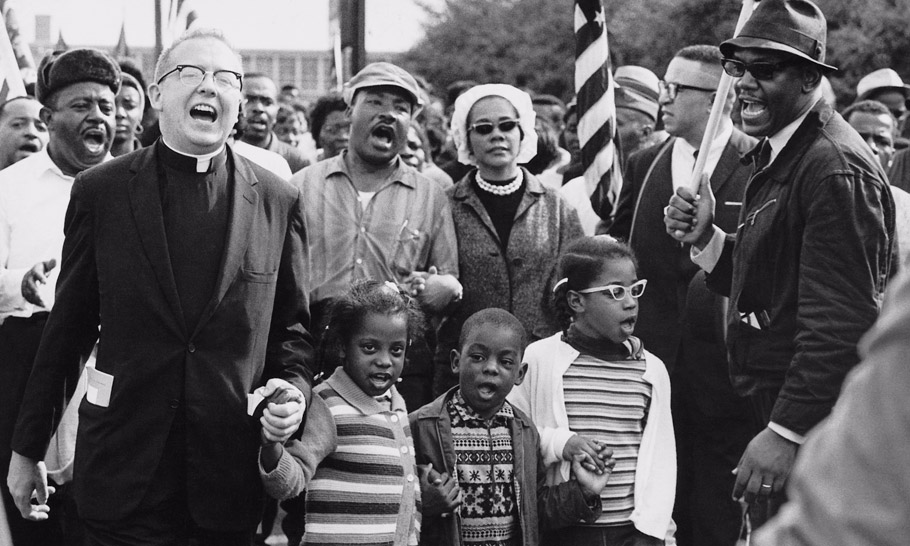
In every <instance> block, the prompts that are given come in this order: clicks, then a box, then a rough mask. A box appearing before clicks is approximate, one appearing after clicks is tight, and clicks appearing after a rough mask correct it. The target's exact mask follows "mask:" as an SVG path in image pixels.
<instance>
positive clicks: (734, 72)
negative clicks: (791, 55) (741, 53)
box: [721, 58, 793, 80]
mask: <svg viewBox="0 0 910 546" xmlns="http://www.w3.org/2000/svg"><path fill="white" fill-rule="evenodd" d="M792 64H793V61H776V62H775V61H756V62H754V63H746V62H743V61H740V60H739V59H727V58H724V59H723V60H721V66H723V67H724V72H726V73H727V74H729V75H731V76H733V77H734V78H742V77H743V76H745V75H746V71H748V72H749V74H752V77H753V78H755V79H756V80H770V79H773V78H774V76H775V75H776V74H777V73H778V72H780V71H781V70H783V69H784V68H786V67H788V66H790V65H792Z"/></svg>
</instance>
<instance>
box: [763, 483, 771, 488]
mask: <svg viewBox="0 0 910 546" xmlns="http://www.w3.org/2000/svg"><path fill="white" fill-rule="evenodd" d="M761 488H762V489H766V488H767V489H771V484H770V483H763V484H761Z"/></svg>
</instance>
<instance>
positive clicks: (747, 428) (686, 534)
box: [672, 368, 755, 546]
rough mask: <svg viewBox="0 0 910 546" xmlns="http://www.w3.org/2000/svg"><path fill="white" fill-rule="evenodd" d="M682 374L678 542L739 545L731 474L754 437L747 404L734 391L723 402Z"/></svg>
mask: <svg viewBox="0 0 910 546" xmlns="http://www.w3.org/2000/svg"><path fill="white" fill-rule="evenodd" d="M677 372H678V373H675V374H674V375H673V384H672V389H673V397H672V405H673V407H672V410H673V427H674V430H675V433H676V453H677V467H678V472H677V481H676V504H675V505H674V508H673V520H674V521H675V522H676V524H677V526H678V529H677V532H676V539H677V542H678V543H679V545H680V546H734V545H735V544H736V540H737V538H738V537H739V530H740V526H741V521H742V512H741V509H740V507H739V503H738V502H736V501H734V500H733V484H734V482H735V480H736V477H735V476H734V475H733V474H732V470H733V469H734V468H736V466H737V465H738V464H739V459H740V458H741V457H742V454H743V451H745V449H746V446H747V445H748V444H749V441H750V440H751V439H752V437H753V436H754V435H755V432H754V429H753V424H752V420H751V419H750V414H749V408H748V404H747V403H746V401H745V400H743V399H741V398H738V397H736V396H735V394H733V389H732V387H730V389H729V393H727V394H728V395H727V396H723V400H719V398H720V396H721V395H720V394H719V393H717V392H712V391H710V390H707V389H702V388H697V387H696V386H695V385H693V381H692V380H693V377H692V375H691V372H692V370H685V368H683V369H678V370H677ZM706 398H710V399H711V400H706ZM711 401H714V402H716V404H711V403H710V402H711ZM705 402H708V403H705Z"/></svg>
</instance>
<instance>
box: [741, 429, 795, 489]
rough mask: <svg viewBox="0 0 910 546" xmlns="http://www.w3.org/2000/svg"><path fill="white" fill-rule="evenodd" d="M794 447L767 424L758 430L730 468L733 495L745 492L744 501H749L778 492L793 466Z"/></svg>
mask: <svg viewBox="0 0 910 546" xmlns="http://www.w3.org/2000/svg"><path fill="white" fill-rule="evenodd" d="M798 447H799V446H798V445H797V444H795V443H793V442H791V441H790V440H787V439H786V438H784V437H783V436H781V435H779V434H777V433H776V432H774V431H773V430H771V429H770V428H765V429H764V430H763V431H761V432H759V433H758V435H756V436H755V438H753V439H752V441H751V442H749V445H748V446H747V447H746V452H745V453H743V456H742V458H741V459H740V460H739V466H738V467H736V469H735V470H734V471H733V473H734V474H736V483H735V484H733V499H734V500H739V499H740V498H741V497H743V496H744V494H745V500H746V502H747V503H749V504H751V503H752V501H753V500H755V499H756V498H767V497H768V496H769V495H771V494H772V493H780V492H781V491H782V490H783V488H784V485H785V484H786V482H787V477H788V476H789V475H790V470H791V469H792V468H793V461H794V459H796V450H797V448H798Z"/></svg>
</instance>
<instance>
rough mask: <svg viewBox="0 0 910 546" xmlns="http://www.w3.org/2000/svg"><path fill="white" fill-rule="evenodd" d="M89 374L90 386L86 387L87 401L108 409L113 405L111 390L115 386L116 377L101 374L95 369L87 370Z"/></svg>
mask: <svg viewBox="0 0 910 546" xmlns="http://www.w3.org/2000/svg"><path fill="white" fill-rule="evenodd" d="M85 370H86V372H88V384H87V385H86V386H85V399H86V400H88V401H89V402H91V403H92V404H95V405H96V406H101V407H102V408H106V407H108V405H109V404H110V403H111V388H112V387H113V386H114V376H113V375H111V374H109V373H104V372H99V371H98V370H96V369H95V368H88V367H87V368H85Z"/></svg>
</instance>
